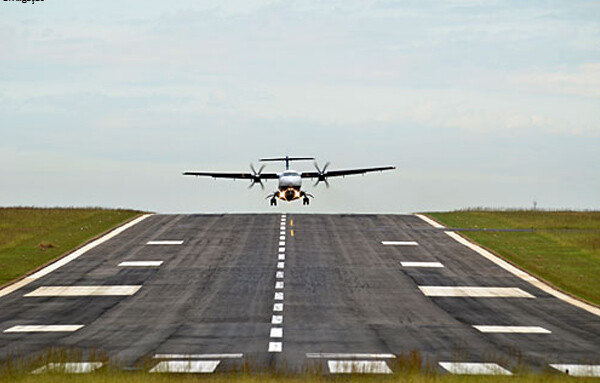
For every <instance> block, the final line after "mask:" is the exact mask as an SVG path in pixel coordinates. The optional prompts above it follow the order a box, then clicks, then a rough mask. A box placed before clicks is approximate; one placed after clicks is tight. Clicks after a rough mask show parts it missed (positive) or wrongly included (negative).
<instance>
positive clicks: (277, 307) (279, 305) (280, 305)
mask: <svg viewBox="0 0 600 383" xmlns="http://www.w3.org/2000/svg"><path fill="white" fill-rule="evenodd" d="M273 311H283V303H275V304H274V305H273Z"/></svg>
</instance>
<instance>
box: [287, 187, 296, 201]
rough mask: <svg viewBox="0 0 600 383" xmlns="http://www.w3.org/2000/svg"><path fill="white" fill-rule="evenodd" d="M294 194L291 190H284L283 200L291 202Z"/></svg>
mask: <svg viewBox="0 0 600 383" xmlns="http://www.w3.org/2000/svg"><path fill="white" fill-rule="evenodd" d="M295 194H296V193H294V191H293V190H286V192H285V199H286V200H288V201H291V200H293V199H294V195H295Z"/></svg>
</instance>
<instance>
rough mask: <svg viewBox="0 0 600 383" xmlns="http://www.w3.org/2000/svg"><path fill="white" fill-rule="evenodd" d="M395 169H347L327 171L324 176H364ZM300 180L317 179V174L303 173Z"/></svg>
mask: <svg viewBox="0 0 600 383" xmlns="http://www.w3.org/2000/svg"><path fill="white" fill-rule="evenodd" d="M393 169H396V167H395V166H381V167H377V168H360V169H347V170H328V171H326V172H325V174H324V176H325V177H327V178H329V177H343V176H350V175H353V174H365V173H371V172H382V171H384V170H393ZM302 178H319V172H303V173H302Z"/></svg>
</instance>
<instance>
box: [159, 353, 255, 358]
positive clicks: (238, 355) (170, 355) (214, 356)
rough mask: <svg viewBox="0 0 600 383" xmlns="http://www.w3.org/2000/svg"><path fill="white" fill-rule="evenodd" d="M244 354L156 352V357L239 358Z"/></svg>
mask: <svg viewBox="0 0 600 383" xmlns="http://www.w3.org/2000/svg"><path fill="white" fill-rule="evenodd" d="M243 357H244V354H242V353H237V354H155V355H154V359H239V358H243Z"/></svg>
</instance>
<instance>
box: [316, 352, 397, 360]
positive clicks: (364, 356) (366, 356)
mask: <svg viewBox="0 0 600 383" xmlns="http://www.w3.org/2000/svg"><path fill="white" fill-rule="evenodd" d="M306 357H307V358H310V359H394V358H396V355H394V354H369V353H366V354H361V353H332V352H309V353H306Z"/></svg>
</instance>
